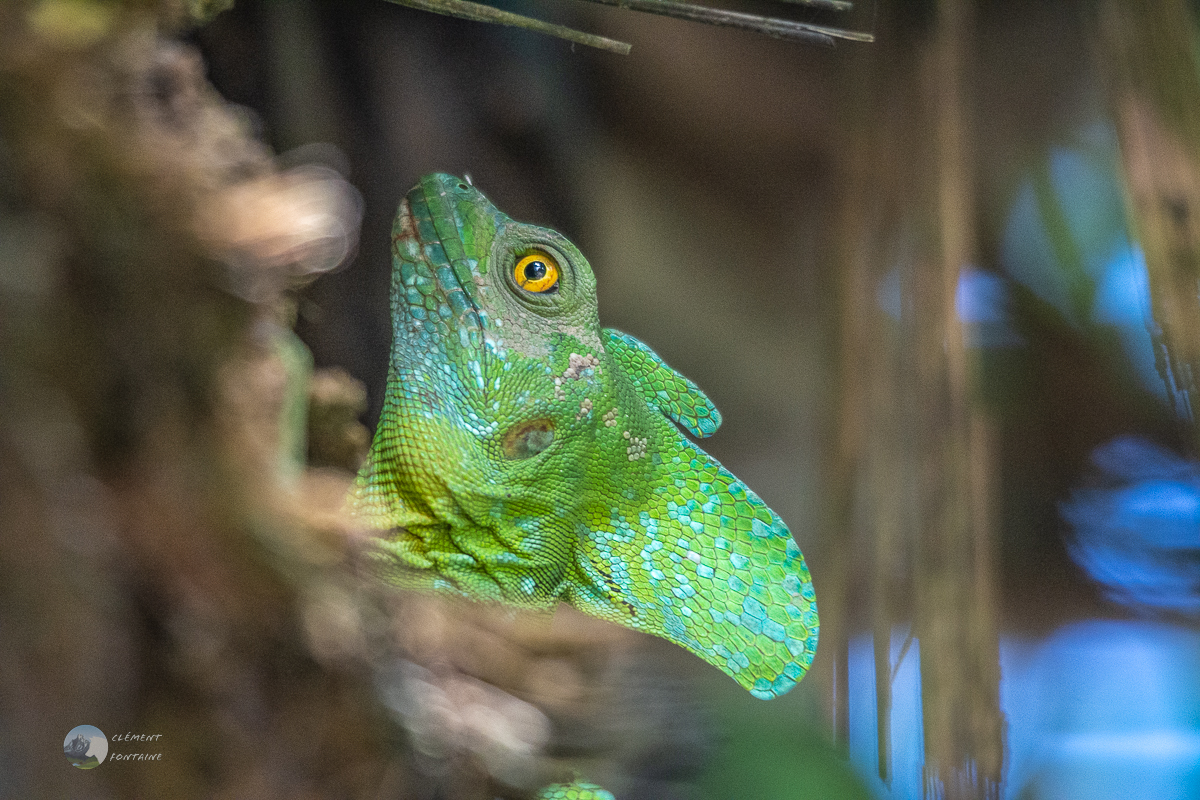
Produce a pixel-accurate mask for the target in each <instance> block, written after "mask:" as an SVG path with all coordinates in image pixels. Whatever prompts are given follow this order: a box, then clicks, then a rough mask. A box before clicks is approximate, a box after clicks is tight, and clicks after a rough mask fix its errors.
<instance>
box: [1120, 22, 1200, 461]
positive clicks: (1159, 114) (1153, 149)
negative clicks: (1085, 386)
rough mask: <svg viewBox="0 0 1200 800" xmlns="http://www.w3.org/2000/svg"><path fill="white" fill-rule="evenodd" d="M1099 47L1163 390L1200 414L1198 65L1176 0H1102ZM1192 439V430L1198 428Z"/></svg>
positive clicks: (1195, 417)
mask: <svg viewBox="0 0 1200 800" xmlns="http://www.w3.org/2000/svg"><path fill="white" fill-rule="evenodd" d="M1098 32H1099V39H1098V50H1099V55H1100V60H1101V61H1102V64H1103V68H1104V70H1105V71H1106V72H1107V75H1108V92H1109V102H1110V104H1111V107H1112V110H1113V114H1114V117H1115V119H1116V123H1117V133H1118V137H1119V139H1120V146H1121V158H1122V164H1123V167H1124V177H1125V191H1126V202H1127V203H1128V206H1129V212H1130V217H1131V218H1132V221H1133V227H1134V230H1135V232H1136V235H1137V238H1138V241H1139V242H1140V244H1141V246H1142V250H1143V252H1144V253H1145V257H1146V269H1147V273H1148V276H1149V282H1150V303H1151V312H1152V314H1153V317H1154V320H1153V321H1154V326H1153V327H1152V331H1151V334H1152V337H1153V340H1154V345H1155V356H1156V362H1157V364H1158V367H1159V373H1160V374H1161V375H1162V379H1163V382H1164V384H1165V385H1166V389H1167V395H1168V396H1169V397H1172V398H1176V399H1177V401H1181V404H1182V406H1183V410H1184V411H1185V413H1186V414H1187V415H1188V416H1189V417H1190V419H1191V420H1192V422H1193V424H1195V423H1197V421H1200V73H1198V72H1197V69H1198V64H1197V59H1196V52H1195V35H1196V27H1195V21H1194V20H1193V18H1192V15H1191V13H1190V12H1189V10H1188V7H1187V4H1185V3H1184V2H1183V0H1106V2H1104V3H1102V4H1101V13H1100V18H1099V30H1098ZM1196 430H1197V442H1198V443H1200V428H1197V429H1196Z"/></svg>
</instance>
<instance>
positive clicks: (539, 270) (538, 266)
mask: <svg viewBox="0 0 1200 800" xmlns="http://www.w3.org/2000/svg"><path fill="white" fill-rule="evenodd" d="M544 277H546V265H545V264H543V263H542V262H541V261H530V262H529V263H528V264H526V265H525V280H527V281H540V280H541V279H542V278H544Z"/></svg>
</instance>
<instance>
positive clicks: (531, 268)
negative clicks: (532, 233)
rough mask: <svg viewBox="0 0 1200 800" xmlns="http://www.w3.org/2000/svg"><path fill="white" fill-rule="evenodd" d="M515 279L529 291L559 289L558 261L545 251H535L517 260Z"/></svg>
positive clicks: (539, 292) (514, 270)
mask: <svg viewBox="0 0 1200 800" xmlns="http://www.w3.org/2000/svg"><path fill="white" fill-rule="evenodd" d="M513 279H514V280H516V282H517V286H520V287H521V288H522V289H524V290H525V291H527V292H536V293H538V294H541V293H543V292H553V291H556V290H557V289H558V262H557V261H555V260H554V259H553V258H551V257H550V256H548V255H546V254H545V253H533V254H531V255H527V256H525V257H524V258H522V259H520V260H519V261H517V265H516V266H515V267H513Z"/></svg>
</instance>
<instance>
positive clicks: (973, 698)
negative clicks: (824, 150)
mask: <svg viewBox="0 0 1200 800" xmlns="http://www.w3.org/2000/svg"><path fill="white" fill-rule="evenodd" d="M927 10H928V14H927V15H926V16H925V17H924V18H922V17H921V16H920V15H919V14H918V15H914V14H913V9H912V8H906V9H905V10H904V12H903V13H902V12H900V11H899V10H897V9H890V10H889V11H888V12H886V13H882V14H881V16H880V20H879V25H880V34H881V35H880V36H879V44H878V45H877V46H876V47H875V48H873V49H872V50H871V51H870V52H863V53H861V54H858V55H857V57H856V59H855V62H856V63H854V64H853V65H852V66H851V69H850V70H849V71H848V74H847V80H848V84H849V91H850V92H851V93H852V97H853V98H854V103H853V110H852V112H851V114H852V119H851V120H850V121H849V124H848V129H849V130H850V131H851V139H850V143H849V146H848V147H847V148H846V150H845V161H844V166H843V169H844V174H845V175H846V176H847V177H846V184H845V185H846V189H845V191H844V194H843V200H842V202H843V211H842V222H841V233H840V239H841V253H840V268H839V274H841V275H842V281H843V284H842V291H841V295H842V300H841V310H842V334H841V339H842V353H841V369H842V383H841V412H840V427H839V430H840V435H839V444H838V448H837V452H836V453H835V455H834V469H833V476H834V479H835V480H836V481H837V483H838V494H837V496H838V497H839V498H841V499H840V503H839V511H838V512H837V514H836V523H837V525H838V526H839V527H842V529H843V530H845V531H846V532H848V533H849V534H850V536H849V541H848V542H847V537H846V536H844V535H843V536H838V535H833V536H831V537H830V541H833V542H837V545H836V547H837V548H838V550H839V553H838V558H839V559H840V561H841V567H840V569H838V570H836V571H834V575H833V581H832V582H833V583H834V585H833V586H832V587H829V588H828V589H826V591H825V594H824V595H823V597H824V598H826V599H825V600H824V601H823V605H822V606H821V614H822V619H823V622H824V625H823V630H824V631H829V632H830V633H831V634H832V636H829V637H828V638H827V639H826V643H827V644H829V645H832V646H833V647H834V648H835V651H836V652H835V661H836V662H837V664H838V666H837V667H835V671H836V674H837V678H836V680H835V685H836V692H835V696H834V698H833V703H834V719H835V728H836V730H837V732H838V734H839V737H840V739H841V740H842V741H843V742H846V741H847V739H846V736H847V731H846V726H847V722H848V717H849V715H848V709H847V693H846V691H845V686H846V677H847V676H848V669H847V667H846V665H847V650H846V648H847V644H848V636H849V633H850V632H851V631H853V630H855V629H861V628H862V627H866V628H868V629H870V630H872V632H873V635H872V638H873V642H874V653H875V688H876V698H875V699H876V709H877V742H878V753H879V763H878V771H879V775H880V777H881V779H883V780H884V782H885V783H888V782H890V781H891V779H892V769H891V766H890V750H891V742H890V727H891V720H890V709H891V682H892V679H893V676H894V674H895V671H896V669H897V668H898V666H899V663H898V659H903V658H905V657H911V656H910V645H911V644H912V641H911V640H914V639H915V640H916V642H917V643H918V644H917V645H916V648H914V649H919V653H920V676H921V677H920V680H921V699H922V707H923V723H924V738H925V748H924V751H925V776H924V777H925V791H926V794H927V795H928V796H935V797H946V798H989V797H996V796H997V795H998V791H999V782H1000V777H1001V768H1002V760H1003V740H1002V734H1003V720H1002V718H1001V716H1000V711H999V646H998V633H997V609H996V601H995V598H994V595H993V592H994V581H995V577H994V574H993V570H994V568H993V563H992V560H993V555H992V550H993V543H992V532H991V524H992V523H991V517H992V511H991V508H990V503H991V495H992V492H993V486H992V484H993V480H994V479H993V477H992V453H991V446H990V442H989V434H988V428H989V426H988V422H987V420H986V418H985V416H984V415H983V412H982V411H981V410H980V409H979V408H978V407H977V405H976V403H975V402H974V399H973V396H972V389H971V373H970V360H969V354H968V350H967V347H966V342H965V338H964V330H963V323H962V322H961V320H960V319H959V317H958V314H957V312H956V297H957V292H958V286H959V277H960V274H961V273H962V271H963V270H964V269H969V268H971V266H972V262H973V260H974V258H975V253H974V249H975V239H976V231H975V226H976V219H975V215H976V210H975V200H974V188H973V173H974V169H975V167H974V162H973V160H972V151H971V124H970V116H969V114H968V112H967V108H966V103H965V91H966V89H965V87H966V85H967V82H968V81H969V78H970V61H969V54H970V52H971V41H972V40H971V36H972V28H971V4H970V3H969V2H965V1H964V0H940V1H939V2H937V3H933V4H930V5H929V6H928V9H927ZM866 576H869V585H870V586H871V587H872V588H871V590H870V591H869V593H867V595H866V596H865V599H860V598H863V597H864V596H863V595H862V593H860V592H856V591H855V588H856V587H855V583H856V582H861V581H862V578H863V577H866ZM860 585H861V583H860ZM830 598H831V599H832V602H831V599H830ZM906 620H911V621H912V628H911V632H910V634H909V637H910V640H909V641H904V642H903V643H896V644H898V645H899V648H898V649H899V652H898V654H897V655H894V653H896V650H897V648H896V647H895V645H894V643H893V631H894V630H895V629H896V627H897V626H898V625H900V624H902V623H903V622H904V621H906ZM839 634H840V639H839Z"/></svg>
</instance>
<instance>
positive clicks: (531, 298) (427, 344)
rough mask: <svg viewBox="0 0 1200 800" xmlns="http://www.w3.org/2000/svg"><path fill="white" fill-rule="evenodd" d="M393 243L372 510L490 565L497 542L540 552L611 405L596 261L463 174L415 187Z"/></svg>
mask: <svg viewBox="0 0 1200 800" xmlns="http://www.w3.org/2000/svg"><path fill="white" fill-rule="evenodd" d="M392 241H393V250H392V252H393V262H394V269H393V272H392V287H391V306H392V318H393V319H392V322H393V344H392V351H391V364H390V369H389V375H388V385H387V395H386V397H385V402H384V409H383V413H382V417H381V421H380V430H381V431H382V432H383V434H382V436H383V438H380V436H377V440H376V443H375V445H374V446H373V448H372V453H371V455H370V457H369V461H368V465H367V467H366V468H365V471H364V475H365V476H366V477H365V478H363V483H364V486H363V488H362V489H360V501H359V504H358V505H359V513H360V515H361V516H364V517H367V518H374V520H375V521H374V522H372V524H373V525H375V526H376V527H386V528H401V527H404V528H407V529H408V530H409V531H410V532H414V535H416V536H419V537H420V536H423V537H424V539H423V541H428V540H429V539H430V538H431V537H432V536H433V535H434V534H433V533H431V532H432V531H435V530H437V531H444V532H446V535H449V536H455V537H458V538H461V539H470V541H469V542H467V543H465V544H464V543H462V542H458V541H456V542H455V544H454V547H455V548H456V549H462V548H464V547H465V548H468V549H469V548H470V547H472V546H474V545H478V546H479V548H480V552H477V553H476V554H475V556H474V557H475V558H476V561H480V560H481V559H482V558H483V557H484V556H486V555H487V553H483V552H482V551H483V550H485V549H486V550H488V552H489V553H490V552H493V551H494V552H500V551H505V552H519V553H521V554H522V556H521V557H526V556H528V557H530V558H533V560H535V561H536V560H537V556H536V554H535V553H536V551H538V549H539V548H540V547H542V546H543V544H544V541H545V536H543V535H542V534H540V533H539V534H537V535H534V536H531V535H530V534H529V532H528V531H527V530H525V529H523V528H522V527H521V525H522V524H525V521H528V520H534V519H538V520H545V519H548V518H551V517H552V516H553V513H552V512H554V511H556V510H557V511H561V510H562V508H563V506H564V505H565V503H566V502H568V501H567V499H564V497H563V496H564V495H565V496H566V498H569V497H570V495H571V494H572V492H573V489H572V486H571V482H572V476H573V475H574V473H573V472H572V470H570V469H566V468H560V466H556V465H562V464H564V463H568V464H569V463H582V462H584V461H586V460H587V459H588V458H589V457H590V456H589V453H588V452H587V450H588V448H589V447H591V446H592V438H593V437H591V436H590V435H589V433H588V426H589V425H592V426H593V427H594V424H595V423H596V421H597V418H598V416H599V415H600V414H601V413H602V412H603V410H604V409H602V408H600V407H599V406H600V404H601V398H602V397H603V395H604V392H605V387H606V385H607V384H606V381H605V380H604V378H605V376H604V375H602V373H601V370H600V369H599V356H600V355H601V354H603V352H604V348H603V345H602V343H601V340H600V328H599V320H598V314H597V308H596V281H595V278H594V276H593V274H592V270H591V267H590V266H589V265H588V262H587V260H586V259H585V258H584V257H583V255H582V254H581V253H580V252H579V250H578V249H577V248H576V247H575V246H574V245H573V244H572V243H571V242H570V241H568V240H567V239H566V237H564V236H563V235H562V234H559V233H557V232H556V231H553V230H551V229H549V228H544V227H540V226H537V225H531V224H526V223H521V222H517V221H515V220H513V219H511V218H510V217H508V216H507V215H506V214H504V213H502V212H501V211H499V210H498V209H497V208H496V207H495V206H494V205H493V204H492V203H491V201H489V200H488V199H487V198H486V197H485V196H484V195H483V194H482V193H481V192H480V191H479V190H478V189H476V188H475V187H474V186H473V185H471V184H470V183H469V182H468V181H466V180H464V179H460V178H457V177H454V176H452V175H444V174H433V175H427V176H425V177H424V178H422V179H421V181H420V183H419V184H417V186H415V187H414V188H413V189H412V190H411V191H410V192H409V193H408V195H407V196H406V197H405V198H404V200H403V201H402V202H401V204H400V209H399V213H398V214H397V217H396V222H395V225H394V227H393V231H392ZM593 405H595V406H596V407H597V410H596V412H595V414H592V413H591V411H590V409H591V408H592V407H593ZM610 405H611V404H610ZM576 479H582V476H576ZM372 498H374V500H375V501H378V502H374V501H373V500H372ZM400 509H403V510H402V511H401V510H400ZM561 517H562V515H561V514H559V518H561ZM564 524H565V523H564ZM531 525H532V523H530V525H527V526H526V527H530V526H531ZM539 525H540V526H541V528H544V527H545V523H544V522H541V523H539ZM464 531H470V532H471V533H470V534H469V535H466V534H463V532H464ZM562 535H564V536H573V535H575V534H574V532H573V531H564V532H563V533H562ZM484 541H487V542H488V545H487V547H484V545H483V544H482V542H484ZM559 560H561V559H559ZM547 580H548V581H550V582H553V579H552V578H547ZM477 593H478V592H477Z"/></svg>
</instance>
